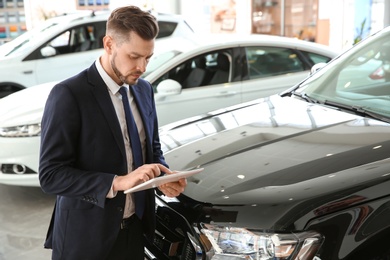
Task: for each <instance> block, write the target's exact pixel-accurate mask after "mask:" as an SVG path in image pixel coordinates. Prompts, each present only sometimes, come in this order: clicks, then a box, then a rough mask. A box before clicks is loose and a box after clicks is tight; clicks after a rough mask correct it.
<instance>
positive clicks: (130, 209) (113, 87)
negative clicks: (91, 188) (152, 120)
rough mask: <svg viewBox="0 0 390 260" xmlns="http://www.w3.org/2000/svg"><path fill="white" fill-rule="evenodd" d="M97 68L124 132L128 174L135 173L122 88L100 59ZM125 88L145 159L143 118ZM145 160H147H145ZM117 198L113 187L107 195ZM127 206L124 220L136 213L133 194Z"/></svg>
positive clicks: (129, 194)
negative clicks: (121, 92)
mask: <svg viewBox="0 0 390 260" xmlns="http://www.w3.org/2000/svg"><path fill="white" fill-rule="evenodd" d="M95 64H96V68H97V70H98V72H99V74H100V76H101V77H102V79H103V81H104V83H106V86H107V90H108V92H109V93H110V97H111V100H112V103H113V105H114V108H115V112H116V115H117V116H118V120H119V123H120V126H121V130H122V135H123V139H124V141H125V148H126V159H127V170H128V172H132V171H133V156H132V150H131V146H130V138H129V135H128V132H127V125H126V117H125V110H124V108H123V103H122V96H121V94H120V93H119V89H120V87H122V86H119V85H118V84H116V82H115V81H114V80H113V79H112V78H111V77H110V76H109V75H108V74H107V72H106V71H105V70H104V69H103V67H102V65H101V63H100V58H98V59H97V60H96V62H95ZM123 86H125V87H127V88H128V91H127V93H128V97H129V103H130V108H131V111H132V113H133V116H134V120H135V123H136V125H137V129H138V134H139V137H140V140H141V146H142V155H143V156H142V158H145V151H146V149H145V145H146V141H145V140H146V136H145V129H144V126H143V123H142V119H141V116H140V114H139V111H138V108H137V105H136V103H135V101H134V98H133V95H132V94H131V92H130V91H129V85H127V84H124V85H123ZM130 87H131V86H130ZM144 160H145V159H144ZM115 196H116V192H113V190H112V186H111V190H110V191H109V193H108V194H107V198H114V197H115ZM126 196H127V197H126V204H125V209H124V213H123V218H127V217H130V216H131V215H132V214H134V213H135V208H134V198H133V195H132V194H131V193H128V194H126Z"/></svg>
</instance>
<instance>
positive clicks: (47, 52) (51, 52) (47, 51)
mask: <svg viewBox="0 0 390 260" xmlns="http://www.w3.org/2000/svg"><path fill="white" fill-rule="evenodd" d="M41 54H42V56H43V57H51V56H55V55H56V54H57V51H56V49H54V48H53V47H52V46H46V47H43V48H42V49H41Z"/></svg>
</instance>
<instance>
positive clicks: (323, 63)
mask: <svg viewBox="0 0 390 260" xmlns="http://www.w3.org/2000/svg"><path fill="white" fill-rule="evenodd" d="M325 65H326V63H325V62H320V63H316V64H314V65H313V67H311V69H310V75H311V74H313V73H314V72H316V71H317V70H320V69H322V68H323V67H324V66H325Z"/></svg>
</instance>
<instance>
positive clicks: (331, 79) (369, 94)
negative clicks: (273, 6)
mask: <svg viewBox="0 0 390 260" xmlns="http://www.w3.org/2000/svg"><path fill="white" fill-rule="evenodd" d="M389 39H390V28H388V29H387V30H384V31H382V32H380V33H377V34H376V35H375V36H374V37H371V38H368V39H367V40H364V41H362V42H361V43H359V44H358V45H356V46H355V47H354V48H351V49H350V50H348V51H347V52H346V53H345V54H343V55H341V56H340V57H339V58H336V59H335V60H333V61H332V62H330V63H329V64H328V65H327V66H325V67H323V68H322V69H321V70H319V71H317V72H316V73H314V74H313V76H311V77H309V78H307V79H306V81H304V82H302V83H301V85H300V87H299V88H297V89H296V90H295V91H294V92H293V94H295V95H297V96H300V97H302V98H305V99H306V100H308V101H310V102H315V103H317V102H318V103H322V104H327V105H329V106H332V107H337V108H338V109H341V110H345V111H350V112H353V113H356V114H360V115H363V116H368V117H375V118H377V119H380V120H383V121H386V122H389V121H390V41H389Z"/></svg>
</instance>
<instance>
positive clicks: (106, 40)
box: [103, 35, 114, 54]
mask: <svg viewBox="0 0 390 260" xmlns="http://www.w3.org/2000/svg"><path fill="white" fill-rule="evenodd" d="M113 44H114V42H113V40H112V38H111V36H108V35H106V36H104V37H103V46H104V49H105V50H106V52H107V53H108V54H111V52H112V46H113Z"/></svg>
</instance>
